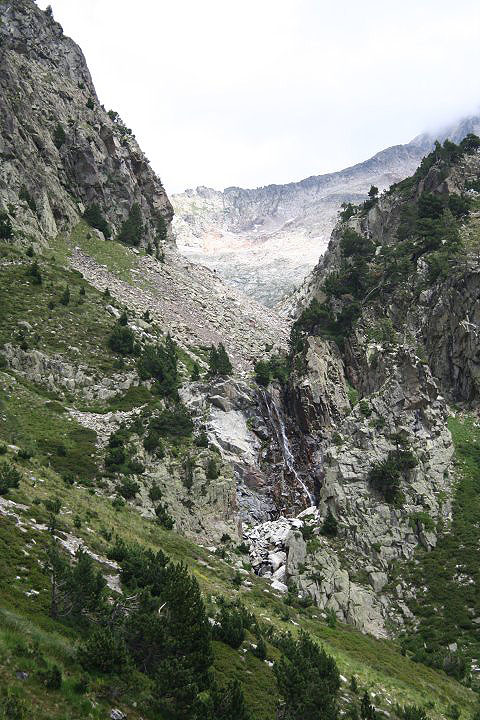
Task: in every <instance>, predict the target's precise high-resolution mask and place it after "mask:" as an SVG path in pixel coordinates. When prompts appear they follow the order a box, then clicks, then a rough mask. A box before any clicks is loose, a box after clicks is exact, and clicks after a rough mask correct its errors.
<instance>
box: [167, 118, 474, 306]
mask: <svg viewBox="0 0 480 720" xmlns="http://www.w3.org/2000/svg"><path fill="white" fill-rule="evenodd" d="M479 131H480V117H477V116H473V117H469V118H466V119H464V120H462V121H461V122H459V123H456V124H454V125H452V126H449V127H447V128H443V129H441V130H439V131H438V133H436V134H435V135H430V134H423V135H419V136H418V137H416V138H414V139H413V140H412V141H411V142H410V143H408V144H406V145H395V146H393V147H390V148H387V149H386V150H382V151H381V152H379V153H377V154H376V155H374V156H373V157H372V158H370V159H369V160H366V161H365V162H362V163H359V164H358V165H354V166H353V167H350V168H346V169H345V170H341V171H339V172H335V173H329V174H327V175H315V176H312V177H309V178H306V179H305V180H301V181H300V182H293V183H288V184H286V185H268V186H266V187H261V188H256V189H253V190H244V189H242V188H237V187H229V188H226V189H225V190H224V191H223V192H221V191H217V190H212V189H211V188H205V187H197V188H196V189H194V190H186V191H185V192H184V193H179V194H176V195H173V196H172V203H173V206H174V208H175V217H174V221H173V228H174V234H175V237H176V242H177V245H178V247H179V249H180V251H181V252H182V253H183V254H184V255H185V256H186V257H188V258H189V259H190V260H192V261H193V262H197V263H199V264H202V265H205V266H206V267H209V268H211V269H212V270H215V271H216V273H217V274H218V275H219V276H220V277H222V278H223V279H224V280H225V281H226V282H227V283H228V284H229V285H232V286H233V287H238V288H240V289H242V290H243V291H244V292H246V293H247V294H248V295H250V296H252V297H254V298H256V299H257V300H259V301H260V302H261V303H263V304H265V305H267V306H269V307H272V306H273V305H275V303H277V302H279V301H281V300H282V299H284V298H285V297H286V296H288V295H289V294H290V293H291V292H292V291H293V290H294V288H296V287H298V286H299V285H300V284H301V283H302V281H303V280H304V278H305V276H306V275H307V274H308V273H309V272H310V270H312V268H313V266H314V265H315V264H316V262H317V260H318V257H319V256H320V255H322V254H323V252H324V251H325V249H326V247H327V244H328V240H329V237H330V233H331V232H332V230H333V227H334V225H335V223H336V220H337V217H338V212H339V210H340V206H341V204H342V203H348V202H352V203H358V202H361V201H362V200H364V199H365V197H366V195H367V192H368V190H369V189H370V187H371V185H375V186H377V187H378V188H379V189H380V190H384V189H386V188H388V187H389V186H390V185H391V184H392V183H395V182H398V181H399V180H402V179H403V178H404V177H407V176H409V175H411V174H412V173H413V172H414V170H415V169H416V167H417V166H418V164H419V163H420V161H421V159H422V157H423V156H424V155H426V154H427V153H428V152H429V151H430V150H431V149H432V147H433V143H434V141H435V139H437V138H438V139H439V140H441V141H442V142H443V140H444V139H445V138H446V137H450V138H451V139H452V140H453V141H454V142H459V141H460V140H461V139H462V138H463V137H465V135H467V134H468V133H469V132H473V133H475V132H479Z"/></svg>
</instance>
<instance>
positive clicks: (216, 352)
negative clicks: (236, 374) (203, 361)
mask: <svg viewBox="0 0 480 720" xmlns="http://www.w3.org/2000/svg"><path fill="white" fill-rule="evenodd" d="M232 371H233V368H232V363H231V362H230V359H229V357H228V355H227V351H226V350H225V347H224V345H223V343H220V345H219V346H218V348H216V347H215V345H212V346H211V348H210V354H209V357H208V372H209V375H211V376H213V377H215V376H216V375H231V374H232Z"/></svg>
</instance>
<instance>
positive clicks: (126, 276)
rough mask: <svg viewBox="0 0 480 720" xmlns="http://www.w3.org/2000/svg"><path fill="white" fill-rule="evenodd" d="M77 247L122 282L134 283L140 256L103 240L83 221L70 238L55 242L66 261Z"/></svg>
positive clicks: (58, 239) (114, 243)
mask: <svg viewBox="0 0 480 720" xmlns="http://www.w3.org/2000/svg"><path fill="white" fill-rule="evenodd" d="M76 246H78V247H79V248H80V249H81V250H82V251H83V252H84V253H86V254H87V255H90V257H92V258H93V259H94V260H96V261H97V262H98V263H99V264H100V265H105V266H106V267H107V268H108V270H110V272H112V273H114V274H115V275H116V276H117V277H118V278H119V279H120V280H125V281H126V282H129V283H131V282H133V278H132V275H131V271H132V270H138V269H139V267H140V262H139V257H140V255H136V254H135V253H133V252H132V251H131V250H129V249H128V248H126V247H125V246H124V245H121V244H120V243H118V242H115V241H114V240H101V239H100V238H99V237H98V235H97V234H96V232H95V230H93V229H92V228H91V227H90V226H89V225H87V223H86V222H85V221H83V220H82V221H81V222H80V223H78V225H77V226H76V227H75V228H74V229H73V231H72V233H71V234H70V236H69V237H68V238H65V236H60V237H59V238H57V240H56V241H55V249H56V252H57V253H59V254H60V256H61V257H63V258H64V259H68V257H69V256H70V254H71V250H72V249H73V248H74V247H76ZM141 254H144V253H143V252H142V253H141ZM135 282H136V281H135Z"/></svg>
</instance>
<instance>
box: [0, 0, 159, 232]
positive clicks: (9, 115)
mask: <svg viewBox="0 0 480 720" xmlns="http://www.w3.org/2000/svg"><path fill="white" fill-rule="evenodd" d="M0 156H1V158H2V162H1V165H0V204H1V205H3V206H10V207H12V208H16V207H17V208H18V207H20V208H22V213H21V215H22V227H21V230H22V231H23V232H24V233H25V235H27V236H29V237H30V240H31V239H35V240H36V241H37V242H39V243H41V242H43V239H44V237H45V236H55V235H57V233H58V232H61V231H66V230H69V229H71V227H72V226H73V225H74V224H75V223H76V222H77V221H78V214H79V213H81V212H83V210H84V209H85V207H86V206H87V205H90V204H93V203H96V204H98V205H99V206H100V208H101V210H102V212H103V214H104V215H105V217H106V218H107V219H108V221H109V223H110V224H111V228H112V231H113V234H114V235H115V234H116V232H117V231H118V230H119V228H120V226H121V224H122V222H123V221H124V220H125V219H126V217H127V215H128V213H129V211H130V208H131V207H132V205H133V204H134V203H138V204H139V205H140V207H141V212H142V216H143V220H144V225H145V234H144V239H143V242H144V244H147V243H148V242H149V241H154V240H155V237H156V231H157V230H156V229H157V224H158V219H159V218H160V217H161V218H163V219H164V221H165V223H166V228H167V238H166V241H167V242H168V241H170V242H171V232H170V221H171V219H172V216H173V210H172V207H171V205H170V202H169V200H168V198H167V196H166V194H165V191H164V189H163V186H162V184H161V182H160V180H159V178H158V177H157V176H156V175H155V173H154V172H153V170H152V169H151V168H150V166H149V163H148V159H147V158H146V157H145V155H144V154H143V152H142V151H141V149H140V147H139V146H138V144H137V142H136V140H135V138H134V136H133V135H132V134H131V131H130V130H128V128H126V127H125V125H124V124H123V123H122V121H121V120H120V118H119V117H118V116H117V115H116V114H114V113H111V114H110V115H109V114H108V113H107V112H106V111H105V109H104V108H103V107H102V106H101V105H100V102H99V100H98V98H97V95H96V92H95V88H94V87H93V84H92V80H91V77H90V73H89V71H88V68H87V65H86V63H85V58H84V56H83V53H82V51H81V50H80V48H79V47H78V45H76V44H75V43H74V42H73V41H72V40H70V38H67V37H65V36H64V35H63V31H62V28H61V26H60V25H59V23H57V22H55V21H54V20H53V19H52V18H50V17H48V16H47V15H45V13H43V12H42V11H41V10H40V9H39V8H38V7H36V5H35V4H34V3H33V2H29V0H16V1H15V2H11V3H0ZM14 227H15V220H14Z"/></svg>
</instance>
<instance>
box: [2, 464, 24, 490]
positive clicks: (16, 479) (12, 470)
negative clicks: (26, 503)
mask: <svg viewBox="0 0 480 720" xmlns="http://www.w3.org/2000/svg"><path fill="white" fill-rule="evenodd" d="M21 478H22V476H21V475H20V473H19V472H18V470H17V469H16V467H14V465H11V464H10V463H8V462H4V463H2V465H1V466H0V495H6V494H7V493H8V491H9V490H13V489H16V488H18V486H19V485H20V480H21Z"/></svg>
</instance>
